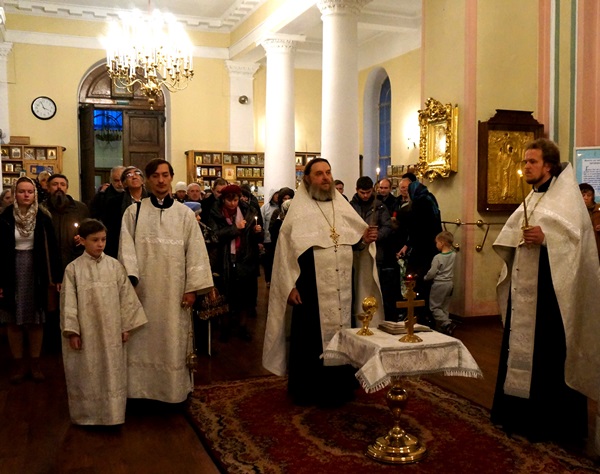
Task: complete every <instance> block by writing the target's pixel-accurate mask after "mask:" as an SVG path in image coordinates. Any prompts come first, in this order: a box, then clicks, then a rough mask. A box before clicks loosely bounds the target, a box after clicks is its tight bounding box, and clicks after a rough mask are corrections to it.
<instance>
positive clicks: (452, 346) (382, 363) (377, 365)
mask: <svg viewBox="0 0 600 474" xmlns="http://www.w3.org/2000/svg"><path fill="white" fill-rule="evenodd" d="M357 331H358V329H356V328H352V329H342V330H340V331H338V332H337V333H336V334H335V336H334V337H333V339H332V340H331V342H330V343H329V344H328V345H327V348H326V349H325V351H324V352H323V355H322V357H323V359H324V363H325V365H339V364H351V365H352V366H354V367H356V368H358V369H359V371H358V372H357V374H356V378H357V379H358V380H359V382H360V384H361V385H362V387H363V388H364V390H365V391H366V392H367V393H372V392H376V391H377V390H381V389H382V388H384V387H385V386H387V385H389V384H390V383H391V379H392V377H397V376H410V375H423V374H433V373H443V374H444V375H455V376H462V377H474V378H481V377H482V376H483V375H482V373H481V369H480V368H479V366H478V365H477V362H475V359H473V356H471V353H470V352H469V351H468V350H467V348H466V347H465V346H464V344H463V343H462V342H461V341H459V340H458V339H456V338H454V337H450V336H447V335H445V334H441V333H439V332H435V331H432V332H420V333H418V336H419V337H420V338H421V339H423V342H419V343H406V342H400V338H401V337H402V335H391V334H388V333H385V332H383V331H380V330H379V329H372V331H373V332H374V334H373V335H372V336H358V335H357V334H356V332H357Z"/></svg>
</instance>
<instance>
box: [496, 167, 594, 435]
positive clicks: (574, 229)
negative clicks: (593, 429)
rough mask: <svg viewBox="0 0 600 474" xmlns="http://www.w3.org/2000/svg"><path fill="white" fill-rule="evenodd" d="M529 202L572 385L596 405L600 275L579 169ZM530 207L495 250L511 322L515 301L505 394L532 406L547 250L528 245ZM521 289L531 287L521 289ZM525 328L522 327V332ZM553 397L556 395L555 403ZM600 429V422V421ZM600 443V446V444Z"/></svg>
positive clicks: (501, 292)
mask: <svg viewBox="0 0 600 474" xmlns="http://www.w3.org/2000/svg"><path fill="white" fill-rule="evenodd" d="M539 194H540V195H539V196H535V197H533V196H529V197H528V202H529V205H528V208H527V214H528V216H531V217H530V218H529V225H530V226H538V225H539V226H540V227H541V228H542V231H543V232H544V234H545V245H546V247H547V250H548V259H549V263H550V268H551V272H552V284H553V287H554V291H555V293H556V298H557V300H558V305H559V308H560V313H561V317H562V321H563V325H564V330H565V336H566V344H567V357H566V361H565V382H566V384H567V385H568V386H569V387H571V388H573V389H575V390H577V391H578V392H581V393H582V394H584V395H586V396H587V397H589V398H592V399H594V400H597V399H598V395H599V389H600V344H599V343H598V334H600V318H599V317H598V302H597V301H598V295H599V294H600V267H599V265H598V259H597V257H596V254H597V249H596V243H595V238H594V234H593V229H592V226H591V225H590V217H589V213H588V211H587V209H586V207H585V205H584V203H583V199H582V198H581V193H580V191H579V187H578V186H577V182H576V180H575V176H574V173H573V168H572V167H571V165H570V164H569V165H567V167H566V168H565V169H564V170H563V172H562V173H561V174H560V175H559V176H558V178H553V182H552V183H551V185H550V187H549V189H548V190H547V191H546V193H544V194H543V195H542V194H541V193H539ZM523 224H524V217H523V205H522V204H521V206H520V207H519V208H518V209H517V210H516V211H515V212H514V213H513V214H512V215H511V216H510V218H509V219H508V221H507V222H506V224H505V226H504V228H503V229H502V231H501V232H500V234H499V235H498V238H497V239H496V241H495V242H494V250H496V252H497V253H498V254H499V255H500V256H501V257H502V259H503V260H504V261H505V266H504V268H503V271H502V273H501V275H500V280H499V282H498V301H499V304H500V309H501V313H502V317H503V319H504V318H505V317H506V311H507V302H508V297H509V293H510V295H511V318H512V321H511V322H512V324H511V326H512V327H511V329H516V331H515V334H516V336H519V337H514V338H513V335H512V334H511V339H510V352H509V361H508V364H509V371H508V374H507V382H506V384H505V391H506V390H507V389H508V392H507V393H509V394H512V395H516V396H520V397H524V398H528V397H529V384H530V381H531V372H530V368H531V358H532V353H533V343H534V340H533V335H534V333H535V318H536V301H537V298H541V297H544V295H537V294H536V293H537V286H536V282H537V271H538V261H539V246H535V245H522V246H520V245H519V243H520V242H521V238H522V235H523V231H522V230H521V227H522V226H523ZM521 284H523V286H522V287H521ZM515 325H517V326H515ZM551 395H552V394H548V396H551ZM599 421H600V420H599ZM598 441H600V438H599V439H598Z"/></svg>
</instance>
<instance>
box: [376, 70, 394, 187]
mask: <svg viewBox="0 0 600 474" xmlns="http://www.w3.org/2000/svg"><path fill="white" fill-rule="evenodd" d="M391 164H392V89H391V86H390V78H389V77H387V78H386V79H385V81H383V84H381V92H380V93H379V165H378V166H379V168H380V169H381V171H380V176H381V177H384V176H386V175H387V167H388V165H391Z"/></svg>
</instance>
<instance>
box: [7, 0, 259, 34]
mask: <svg viewBox="0 0 600 474" xmlns="http://www.w3.org/2000/svg"><path fill="white" fill-rule="evenodd" d="M74 1H77V0H74ZM266 1H267V0H237V1H236V2H234V3H233V4H232V5H231V7H230V8H229V9H228V10H226V11H225V13H224V14H223V15H222V16H221V17H220V18H213V17H205V16H195V15H183V14H176V13H173V16H174V17H175V18H176V19H177V21H178V22H180V23H182V24H183V25H185V27H186V28H190V29H197V30H203V31H212V32H219V33H229V32H231V31H233V30H234V29H235V28H236V27H238V26H239V25H240V24H241V23H243V22H244V21H245V20H246V19H248V18H249V17H250V15H252V14H253V13H254V12H255V11H256V10H257V9H258V8H259V7H260V6H261V5H262V4H264V3H265V2H266ZM98 3H101V0H98ZM4 9H5V11H6V13H8V14H11V13H12V14H21V15H33V16H45V17H53V18H66V19H71V20H88V21H107V20H115V19H118V18H119V13H120V12H122V11H125V10H126V9H125V8H113V7H105V6H102V5H89V6H82V5H78V4H76V3H73V4H71V3H67V2H62V3H57V2H55V3H53V2H51V1H50V2H48V1H43V0H37V1H23V0H4Z"/></svg>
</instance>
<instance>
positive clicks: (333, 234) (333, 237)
mask: <svg viewBox="0 0 600 474" xmlns="http://www.w3.org/2000/svg"><path fill="white" fill-rule="evenodd" d="M329 237H331V240H333V245H334V246H335V248H336V249H337V248H338V247H339V244H338V238H339V237H340V234H338V233H337V232H336V231H335V227H332V228H331V234H329Z"/></svg>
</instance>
